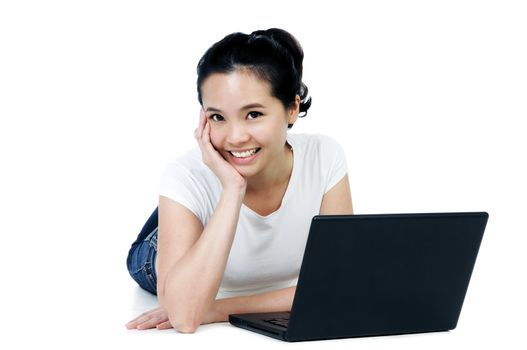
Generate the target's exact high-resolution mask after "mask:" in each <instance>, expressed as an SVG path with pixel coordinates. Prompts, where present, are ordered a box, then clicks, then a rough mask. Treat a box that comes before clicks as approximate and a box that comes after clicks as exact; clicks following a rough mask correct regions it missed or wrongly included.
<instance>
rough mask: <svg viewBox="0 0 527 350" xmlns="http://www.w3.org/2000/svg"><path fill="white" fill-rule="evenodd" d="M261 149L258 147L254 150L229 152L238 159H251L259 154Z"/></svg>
mask: <svg viewBox="0 0 527 350" xmlns="http://www.w3.org/2000/svg"><path fill="white" fill-rule="evenodd" d="M260 149H261V148H260V147H256V148H252V149H248V150H244V151H234V150H233V151H229V153H230V154H231V155H232V156H234V157H236V158H247V157H250V156H252V155H254V154H256V153H258V151H260Z"/></svg>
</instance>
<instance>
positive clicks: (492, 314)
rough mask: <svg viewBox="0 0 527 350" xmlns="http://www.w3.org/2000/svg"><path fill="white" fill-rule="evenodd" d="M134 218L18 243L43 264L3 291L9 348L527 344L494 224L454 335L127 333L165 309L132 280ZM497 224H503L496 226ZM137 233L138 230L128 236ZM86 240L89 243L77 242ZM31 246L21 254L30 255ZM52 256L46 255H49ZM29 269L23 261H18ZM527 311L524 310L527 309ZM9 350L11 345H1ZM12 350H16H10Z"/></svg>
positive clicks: (515, 278)
mask: <svg viewBox="0 0 527 350" xmlns="http://www.w3.org/2000/svg"><path fill="white" fill-rule="evenodd" d="M126 216H127V215H124V213H119V212H117V213H116V216H115V218H117V219H116V221H115V222H114V223H113V224H110V227H111V226H112V225H113V229H115V231H114V232H119V231H120V232H121V233H119V234H116V235H114V236H113V238H112V235H111V234H110V232H111V231H108V232H101V233H100V234H98V235H97V237H95V235H93V234H92V235H91V237H93V238H91V237H90V234H89V232H88V231H89V228H90V227H91V228H93V226H94V224H90V223H87V224H86V225H85V228H82V227H81V228H79V230H80V231H79V232H78V235H77V237H76V238H75V239H73V238H69V239H68V237H67V236H68V235H67V234H68V232H67V231H62V232H60V233H59V231H57V232H58V235H59V236H60V237H61V238H62V244H61V246H60V249H58V248H56V247H55V248H54V247H50V246H49V244H48V245H39V242H38V241H36V242H33V244H29V245H24V242H23V237H19V238H18V239H17V240H18V243H19V244H18V245H14V246H12V248H14V250H9V251H8V254H13V253H16V252H17V251H18V252H20V253H21V254H22V256H25V255H24V254H34V256H35V257H36V258H34V259H32V261H39V262H40V263H39V264H38V265H35V264H19V265H18V267H19V268H20V269H19V272H20V273H21V275H18V277H16V278H9V280H10V281H11V282H10V283H6V284H4V285H3V287H2V289H3V293H5V296H4V297H3V298H2V309H3V310H7V312H4V314H6V315H9V317H8V318H3V319H2V321H1V322H2V342H9V343H10V344H15V345H16V346H14V347H15V348H24V349H27V348H35V347H39V346H42V347H44V348H50V347H52V346H56V347H68V348H75V349H79V348H80V349H88V348H89V349H93V348H95V347H99V346H104V347H106V346H108V345H109V346H115V348H123V349H145V348H147V347H152V348H157V347H158V346H159V347H161V348H174V347H179V346H180V345H182V344H185V345H187V344H188V345H189V346H192V347H193V348H194V347H195V346H197V347H198V348H201V346H203V347H209V346H214V347H219V348H224V347H225V348H226V347H229V348H245V349H246V348H247V346H251V347H258V348H259V347H260V346H261V347H264V346H265V347H267V346H273V347H286V346H287V347H291V346H302V347H306V348H309V347H311V348H312V347H317V346H319V345H322V344H324V345H326V346H330V347H332V348H347V349H349V348H350V347H353V348H361V349H362V348H364V349H370V348H378V347H383V348H386V347H390V348H396V349H403V348H404V349H422V348H424V347H426V348H427V349H445V348H449V347H456V348H457V347H459V346H462V345H471V346H477V345H489V346H501V345H507V344H508V345H511V346H512V344H516V345H517V344H518V343H520V342H523V341H524V340H523V338H521V337H520V331H521V330H522V328H523V325H524V322H523V320H524V316H523V315H524V313H521V311H522V308H524V306H525V302H524V301H523V299H524V298H523V295H521V292H522V290H521V286H522V283H523V282H521V281H520V280H519V279H523V278H524V275H523V274H522V275H519V274H518V272H519V271H520V267H519V266H515V265H512V263H514V262H517V261H519V260H518V258H517V257H514V256H507V254H504V253H505V252H504V251H503V249H507V242H504V241H502V240H500V237H499V232H500V230H499V228H498V224H493V223H492V222H491V223H490V224H489V226H488V232H487V234H488V236H487V237H485V239H484V243H483V245H482V248H481V251H480V256H479V257H478V261H477V263H476V267H477V268H476V269H475V271H474V274H473V277H472V281H471V285H470V287H469V292H468V294H467V297H466V300H465V305H464V308H463V310H462V313H461V318H460V320H459V324H458V328H457V329H456V330H454V331H451V332H443V333H430V334H420V335H419V334H418V335H404V336H390V337H373V338H358V339H341V340H329V341H322V342H306V343H296V344H288V343H285V342H280V341H278V340H275V339H272V338H268V337H265V336H262V335H260V334H257V333H252V332H248V331H245V330H242V329H238V328H235V327H233V326H231V325H230V324H229V323H218V324H211V325H204V326H201V327H200V328H198V330H197V331H196V333H194V334H181V333H178V332H176V331H174V330H165V331H158V330H148V331H136V330H127V329H126V328H125V326H124V325H125V323H126V322H127V321H129V320H130V319H132V318H133V317H135V316H136V315H138V314H140V313H141V312H144V311H146V310H149V309H151V308H154V307H156V306H157V299H156V298H155V297H154V296H152V295H151V294H149V293H147V292H145V291H143V290H142V289H140V288H139V287H138V286H137V285H136V284H135V282H134V281H133V280H132V279H131V278H130V277H129V275H128V273H127V271H126V266H125V258H126V252H127V250H128V246H129V244H130V243H131V241H130V238H131V237H132V236H133V235H135V233H134V234H132V233H126V234H125V233H123V229H122V227H121V228H120V229H119V226H121V225H123V227H128V226H130V227H131V226H134V225H136V224H137V223H138V222H139V221H140V220H142V218H141V219H137V218H136V219H130V221H133V222H134V223H126V224H123V223H121V222H120V220H121V219H124V218H125V217H126ZM494 222H496V220H495V221H494ZM131 230H132V229H131V228H130V231H131ZM78 237H86V238H84V239H78ZM22 248H23V249H22ZM44 248H48V250H46V249H44ZM18 261H19V262H20V261H22V262H23V261H24V260H18ZM523 311H525V309H523ZM3 348H6V347H3ZM9 348H13V346H10V347H9Z"/></svg>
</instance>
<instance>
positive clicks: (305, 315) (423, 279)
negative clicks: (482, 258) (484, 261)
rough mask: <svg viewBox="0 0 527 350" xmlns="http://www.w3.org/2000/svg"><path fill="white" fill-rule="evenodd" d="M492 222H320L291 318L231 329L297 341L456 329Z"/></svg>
mask: <svg viewBox="0 0 527 350" xmlns="http://www.w3.org/2000/svg"><path fill="white" fill-rule="evenodd" d="M488 216H489V215H488V213H486V212H464V213H461V212H459V213H419V214H372V215H315V216H314V217H313V218H312V221H311V227H310V230H309V236H308V239H307V242H306V247H305V250H304V256H303V260H302V265H301V267H300V273H299V277H298V283H297V286H296V292H295V296H294V299H293V304H292V307H291V311H287V312H266V313H245V314H232V315H229V322H230V323H231V324H232V325H234V326H236V327H240V328H244V329H247V330H250V331H253V332H256V333H260V334H263V335H267V336H270V337H273V338H277V339H280V340H284V341H290V342H294V341H306V340H322V339H336V338H349V337H364V336H378V335H395V334H408V333H422V332H437V331H448V330H452V329H454V328H456V326H457V322H458V318H459V314H460V312H461V307H462V305H463V301H464V299H465V294H466V292H467V288H468V284H469V281H470V276H471V274H472V270H473V268H474V264H475V262H476V257H477V255H478V251H479V247H480V244H481V240H482V238H483V232H484V230H485V226H486V224H487V220H488Z"/></svg>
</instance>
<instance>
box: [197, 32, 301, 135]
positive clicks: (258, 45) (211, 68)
mask: <svg viewBox="0 0 527 350" xmlns="http://www.w3.org/2000/svg"><path fill="white" fill-rule="evenodd" d="M303 59H304V51H303V50H302V47H301V46H300V43H299V42H298V41H297V40H296V38H295V37H294V36H293V35H291V34H290V33H288V32H287V31H285V30H283V29H279V28H270V29H267V30H256V31H254V32H252V33H251V34H245V33H240V32H236V33H232V34H229V35H227V36H225V37H224V38H223V39H222V40H220V41H218V42H217V43H215V44H214V45H212V46H211V47H210V48H209V49H208V50H207V51H206V52H205V54H204V55H203V56H202V57H201V59H200V60H199V63H198V67H197V72H198V80H197V88H198V101H199V103H200V104H201V105H203V100H202V96H201V84H202V83H203V81H204V80H205V79H206V78H207V77H208V76H209V75H210V74H212V73H224V74H228V73H231V72H233V71H235V70H237V69H241V68H245V69H249V70H250V71H251V72H252V73H254V74H255V75H256V76H257V77H258V78H260V79H262V80H265V81H267V82H269V83H270V85H271V94H272V96H274V97H276V98H277V99H279V100H280V101H281V102H282V104H283V105H284V107H286V108H287V107H290V106H292V105H294V103H295V98H296V95H299V96H300V113H299V117H300V118H302V117H305V116H306V114H307V110H308V109H309V107H310V106H311V97H307V95H308V89H307V86H306V85H305V84H304V83H303V82H302V61H303ZM302 113H303V114H302ZM292 126H293V124H289V125H288V128H289V129H290V128H291V127H292Z"/></svg>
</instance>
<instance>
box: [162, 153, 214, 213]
mask: <svg viewBox="0 0 527 350" xmlns="http://www.w3.org/2000/svg"><path fill="white" fill-rule="evenodd" d="M199 192H200V191H199V188H197V186H196V183H195V181H193V179H192V176H191V173H190V171H189V170H188V169H187V168H185V167H184V166H182V165H181V164H179V163H177V162H172V163H169V164H167V165H166V166H165V169H164V171H163V174H162V176H161V182H160V185H159V194H160V195H162V196H165V197H168V198H170V199H172V200H174V201H176V202H178V203H180V204H181V205H183V206H185V207H186V208H188V209H189V210H190V211H192V212H193V213H194V215H196V217H197V218H199V219H200V220H201V222H202V223H204V222H205V221H206V220H205V213H204V210H203V208H202V206H203V205H200V201H199V199H200V198H201V196H200V193H199Z"/></svg>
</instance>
